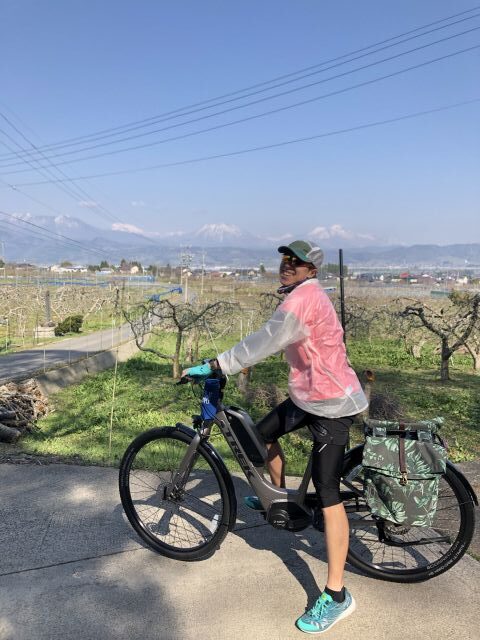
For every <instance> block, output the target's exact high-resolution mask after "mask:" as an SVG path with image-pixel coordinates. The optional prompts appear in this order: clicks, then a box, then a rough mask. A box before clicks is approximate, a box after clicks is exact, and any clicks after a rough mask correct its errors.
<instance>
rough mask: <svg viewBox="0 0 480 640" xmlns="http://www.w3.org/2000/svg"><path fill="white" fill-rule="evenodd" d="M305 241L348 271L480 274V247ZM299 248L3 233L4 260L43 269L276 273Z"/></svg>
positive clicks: (238, 241)
mask: <svg viewBox="0 0 480 640" xmlns="http://www.w3.org/2000/svg"><path fill="white" fill-rule="evenodd" d="M52 234H57V236H56V237H54V236H52ZM299 237H304V238H306V239H309V240H311V241H315V242H317V243H318V244H319V246H320V247H322V249H323V250H324V252H325V260H326V261H327V262H337V261H338V249H339V248H342V249H344V260H345V262H346V264H349V265H351V266H355V267H359V268H361V267H368V268H381V267H383V268H386V267H391V268H406V267H409V268H413V267H417V268H432V267H438V268H460V267H466V266H468V267H479V266H480V243H476V244H455V245H445V246H439V245H434V244H426V245H413V246H399V245H396V246H385V245H384V244H383V245H382V243H381V241H380V240H378V239H376V238H374V237H372V236H369V235H367V234H355V233H353V232H350V231H347V230H345V229H344V228H343V227H341V226H340V225H332V226H331V227H316V228H315V229H312V230H304V233H301V234H299ZM66 238H70V239H73V240H74V241H75V243H72V242H69V241H67V239H66ZM292 240H294V237H293V236H291V235H285V236H279V237H275V236H269V237H259V236H257V235H255V234H253V233H251V232H248V231H245V230H243V229H241V228H240V227H238V226H236V225H231V224H223V223H220V224H204V225H202V226H201V227H200V228H198V229H197V230H195V231H192V232H176V233H156V232H155V233H147V232H143V231H142V230H141V229H139V228H138V227H135V226H134V225H130V224H120V223H118V224H113V225H112V228H111V229H100V228H98V227H94V226H92V225H89V224H87V223H85V222H83V221H82V220H80V219H78V218H73V217H69V216H57V217H54V216H36V217H34V216H31V215H29V214H26V215H25V214H24V215H18V216H16V219H15V220H12V219H10V220H9V224H8V226H4V225H1V226H0V248H1V253H2V254H3V256H2V257H4V259H6V260H8V261H9V262H13V261H15V262H29V263H34V264H39V265H49V264H53V263H58V262H60V261H61V260H70V261H72V262H81V263H84V264H92V263H93V264H95V263H98V262H100V260H102V258H104V259H106V260H108V261H111V262H119V261H120V260H121V259H122V258H126V259H127V260H139V261H141V262H142V263H143V264H151V263H159V264H166V263H170V264H172V265H176V264H179V263H180V262H181V261H182V259H183V260H189V262H190V263H191V264H192V265H193V266H199V265H200V264H201V263H202V261H204V263H205V265H206V266H207V267H210V268H211V267H214V266H217V267H219V266H224V267H240V266H245V267H249V266H258V265H259V264H260V263H263V264H265V266H266V267H267V268H269V267H276V265H277V263H278V259H277V256H278V254H277V252H276V248H277V247H278V246H279V245H282V244H288V243H289V242H291V241H292ZM76 243H78V244H76ZM80 245H81V246H80ZM89 250H90V251H89Z"/></svg>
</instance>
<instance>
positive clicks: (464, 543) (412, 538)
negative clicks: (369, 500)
mask: <svg viewBox="0 0 480 640" xmlns="http://www.w3.org/2000/svg"><path fill="white" fill-rule="evenodd" d="M344 478H345V479H347V481H348V480H349V481H350V484H351V486H353V487H354V488H355V489H357V490H358V491H361V490H362V489H363V486H362V484H363V481H362V477H361V465H360V464H359V461H358V460H357V461H356V462H352V463H351V465H350V466H349V467H348V468H346V469H345V470H344ZM345 508H346V510H347V513H348V518H349V522H350V547H349V551H348V562H350V564H352V565H353V566H354V567H356V568H357V569H360V570H361V571H363V572H364V573H366V574H367V575H370V576H372V577H374V578H378V579H380V580H389V581H392V582H421V581H423V580H429V579H430V578H433V577H434V576H437V575H439V574H441V573H443V572H444V571H447V570H448V569H450V568H451V567H452V566H453V565H454V564H456V563H457V562H458V561H459V560H460V558H461V557H462V556H463V554H464V553H465V551H466V550H467V548H468V545H469V544H470V542H471V539H472V536H473V531H474V523H475V516H474V508H473V502H472V498H471V496H470V495H469V492H468V491H467V490H466V488H465V487H464V485H463V483H462V482H461V480H460V479H459V477H458V475H457V473H456V471H455V470H454V469H452V468H448V467H447V471H446V473H445V474H444V475H443V476H442V477H441V479H440V484H439V492H438V504H437V510H436V514H435V517H434V520H433V522H432V524H431V526H429V527H416V526H412V527H409V526H401V525H399V526H396V525H394V524H393V523H389V522H388V521H385V520H379V519H378V518H375V517H374V516H372V514H371V513H370V510H369V508H368V506H367V504H366V503H365V500H364V499H363V497H360V498H359V497H357V498H351V499H349V500H346V501H345ZM385 534H386V535H385ZM382 538H383V539H382Z"/></svg>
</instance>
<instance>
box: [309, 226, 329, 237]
mask: <svg viewBox="0 0 480 640" xmlns="http://www.w3.org/2000/svg"><path fill="white" fill-rule="evenodd" d="M308 235H309V236H311V237H312V238H316V239H317V240H327V239H328V238H330V232H329V230H328V229H327V228H326V227H315V229H312V230H311V231H310V232H309V234H308Z"/></svg>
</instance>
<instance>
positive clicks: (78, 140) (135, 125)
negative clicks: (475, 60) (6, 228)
mask: <svg viewBox="0 0 480 640" xmlns="http://www.w3.org/2000/svg"><path fill="white" fill-rule="evenodd" d="M479 8H480V5H477V6H475V7H472V8H471V9H468V10H465V11H462V12H460V13H456V14H453V15H451V16H448V17H446V18H442V19H440V20H436V21H434V22H430V23H428V24H426V25H423V26H421V27H417V28H415V29H412V30H410V31H406V32H404V33H401V34H399V35H397V36H393V37H390V38H387V39H385V40H382V41H380V42H377V43H374V44H372V45H369V46H366V47H362V48H360V49H357V50H354V51H352V52H350V53H347V54H343V55H341V56H337V57H335V58H331V59H329V60H326V61H324V62H321V63H317V64H315V65H311V66H309V67H305V68H303V69H300V70H298V71H295V72H291V73H287V74H283V75H281V76H277V77H276V78H273V79H271V80H267V81H264V82H260V83H256V84H254V85H251V86H249V87H246V88H244V89H240V90H237V91H233V92H230V93H226V94H223V95H221V96H217V97H216V98H210V99H207V100H204V101H201V102H197V103H194V104H191V105H188V106H186V107H182V108H179V109H175V110H173V111H168V112H166V113H163V114H160V115H157V116H152V117H150V118H146V119H143V120H138V121H134V122H131V123H127V124H125V125H121V126H118V127H112V128H109V129H103V130H100V131H98V132H96V133H93V134H89V135H86V136H77V137H75V138H70V139H67V140H65V141H63V142H59V143H55V144H51V145H46V146H44V147H43V150H52V149H54V148H56V149H60V148H64V147H66V146H73V145H74V144H75V145H76V144H82V143H83V142H84V141H87V140H91V141H94V140H99V139H104V138H107V137H112V136H114V135H117V134H116V133H113V132H120V131H122V132H124V133H126V132H127V131H132V130H136V129H139V128H144V127H146V126H151V125H152V124H155V123H157V122H163V121H165V120H169V119H173V118H177V117H181V116H185V115H189V114H190V113H195V112H198V111H201V110H204V109H211V108H213V107H215V106H220V105H221V104H225V103H226V102H230V101H231V100H226V101H225V102H223V103H222V102H218V103H217V104H213V105H211V104H210V106H204V105H208V104H209V103H212V102H215V101H219V100H222V99H224V98H231V97H232V96H238V94H242V93H245V92H247V91H251V90H253V89H257V88H259V87H265V86H266V85H269V84H272V83H274V82H277V81H279V80H285V79H286V78H292V77H293V76H298V75H299V74H303V73H304V72H306V71H311V70H313V69H318V68H319V67H324V66H325V65H327V64H330V63H332V62H339V61H341V60H344V59H345V58H348V57H349V56H354V55H356V54H363V55H358V56H357V57H356V58H352V59H350V60H347V61H344V62H341V63H340V64H346V63H349V62H352V61H354V60H357V59H359V58H361V57H364V56H366V55H372V54H373V53H377V52H378V51H380V50H384V49H386V48H389V47H391V46H397V45H399V44H402V43H403V42H406V41H407V40H411V39H413V38H417V37H422V36H424V35H427V34H429V33H432V32H433V31H437V30H439V29H445V28H448V27H451V26H454V25H455V24H458V23H460V22H464V21H466V20H471V19H473V18H476V17H478V15H479V14H476V15H473V16H468V17H465V18H463V19H461V20H457V21H455V22H452V23H450V24H448V25H443V26H441V27H438V28H435V29H431V30H430V31H426V32H424V33H421V34H418V35H416V36H413V37H412V38H407V39H405V40H403V41H401V42H396V43H394V44H390V45H389V46H388V47H382V48H381V49H377V50H376V51H370V52H368V53H364V52H367V51H368V50H369V49H372V48H374V47H378V46H380V45H384V44H386V43H389V42H392V41H393V40H398V39H399V38H402V37H404V36H410V35H411V34H413V33H417V32H418V31H421V30H422V29H427V28H428V27H432V26H434V25H438V24H440V23H442V22H446V21H447V20H451V19H453V18H458V17H460V16H464V15H465V14H468V13H472V12H473V11H476V10H477V9H479ZM334 66H339V65H334ZM330 68H333V67H329V68H328V69H330ZM328 69H321V70H319V71H315V72H314V73H320V72H323V71H327V70H328ZM309 75H313V73H309V74H307V75H304V76H299V77H296V78H295V77H294V78H293V79H290V80H288V81H287V82H284V83H281V84H277V85H275V86H273V87H268V88H265V89H262V90H261V91H256V92H254V93H253V94H247V95H243V96H239V97H237V98H234V100H240V99H244V98H245V97H248V95H254V94H256V93H261V92H262V91H270V90H272V89H273V88H276V87H278V86H282V85H284V84H288V83H290V82H297V81H298V80H300V79H302V78H303V77H307V76H309ZM196 107H202V108H201V109H195V108H196ZM188 109H193V111H187V110H188ZM182 112H184V113H182ZM185 112H186V113H185ZM102 134H106V135H102ZM144 135H146V134H144ZM115 143H116V142H112V143H111V144H115ZM83 150H85V149H83ZM80 151H81V150H80ZM8 157H9V156H8V154H7V155H5V156H3V158H2V156H0V159H3V160H6V159H8ZM10 157H11V156H10Z"/></svg>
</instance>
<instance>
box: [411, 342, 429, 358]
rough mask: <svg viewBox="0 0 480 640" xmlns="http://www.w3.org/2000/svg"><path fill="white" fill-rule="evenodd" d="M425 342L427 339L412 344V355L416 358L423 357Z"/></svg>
mask: <svg viewBox="0 0 480 640" xmlns="http://www.w3.org/2000/svg"><path fill="white" fill-rule="evenodd" d="M425 342H426V341H425V340H419V341H418V342H417V343H416V344H414V345H412V355H413V357H414V358H415V359H416V360H419V359H420V358H421V357H422V349H423V345H424V344H425Z"/></svg>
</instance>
